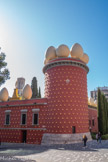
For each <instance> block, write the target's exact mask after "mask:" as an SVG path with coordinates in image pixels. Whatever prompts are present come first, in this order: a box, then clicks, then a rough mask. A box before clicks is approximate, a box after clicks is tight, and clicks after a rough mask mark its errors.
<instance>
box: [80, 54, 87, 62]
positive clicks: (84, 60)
mask: <svg viewBox="0 0 108 162" xmlns="http://www.w3.org/2000/svg"><path fill="white" fill-rule="evenodd" d="M80 60H81V61H83V62H84V63H86V64H87V63H88V62H89V57H88V55H87V54H86V53H84V54H83V56H82V57H81V58H80Z"/></svg>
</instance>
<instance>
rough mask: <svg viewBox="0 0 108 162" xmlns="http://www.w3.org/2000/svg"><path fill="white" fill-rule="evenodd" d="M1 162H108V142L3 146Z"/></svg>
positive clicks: (1, 147)
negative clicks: (84, 144) (85, 145)
mask: <svg viewBox="0 0 108 162" xmlns="http://www.w3.org/2000/svg"><path fill="white" fill-rule="evenodd" d="M0 162H108V140H107V141H102V143H101V144H100V143H97V142H96V141H90V142H87V147H86V148H84V147H83V143H77V144H65V145H53V146H40V145H37V146H36V145H27V144H25V145H22V146H21V145H19V146H18V145H17V146H15V145H11V146H8V145H1V146H0Z"/></svg>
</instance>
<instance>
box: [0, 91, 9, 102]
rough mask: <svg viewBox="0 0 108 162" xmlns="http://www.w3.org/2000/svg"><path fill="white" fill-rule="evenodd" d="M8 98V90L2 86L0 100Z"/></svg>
mask: <svg viewBox="0 0 108 162" xmlns="http://www.w3.org/2000/svg"><path fill="white" fill-rule="evenodd" d="M8 98H9V93H8V90H7V89H6V88H3V89H2V90H1V91H0V100H1V101H4V102H6V101H7V100H8Z"/></svg>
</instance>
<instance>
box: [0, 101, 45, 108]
mask: <svg viewBox="0 0 108 162" xmlns="http://www.w3.org/2000/svg"><path fill="white" fill-rule="evenodd" d="M35 105H38V106H39V105H47V103H46V102H45V103H36V102H34V103H33V104H26V103H25V104H14V105H9V104H6V105H0V108H3V107H6V108H7V107H20V106H35Z"/></svg>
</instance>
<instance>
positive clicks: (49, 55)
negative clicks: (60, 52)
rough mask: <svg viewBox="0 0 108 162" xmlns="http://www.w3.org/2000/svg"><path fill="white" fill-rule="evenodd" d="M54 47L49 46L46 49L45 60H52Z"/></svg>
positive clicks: (54, 56)
mask: <svg viewBox="0 0 108 162" xmlns="http://www.w3.org/2000/svg"><path fill="white" fill-rule="evenodd" d="M56 57H57V56H56V49H55V47H53V46H50V47H49V48H48V49H47V50H46V53H45V58H46V59H47V60H52V59H54V58H56Z"/></svg>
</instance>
